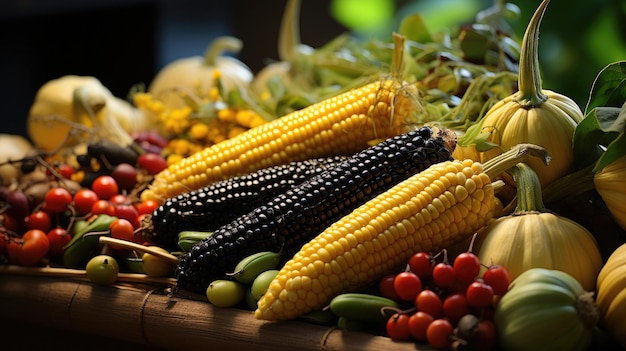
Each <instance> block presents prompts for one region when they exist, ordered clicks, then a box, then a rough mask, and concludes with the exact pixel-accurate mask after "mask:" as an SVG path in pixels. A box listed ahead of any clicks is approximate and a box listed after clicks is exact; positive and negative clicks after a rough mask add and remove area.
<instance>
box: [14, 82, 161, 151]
mask: <svg viewBox="0 0 626 351" xmlns="http://www.w3.org/2000/svg"><path fill="white" fill-rule="evenodd" d="M90 113H91V114H90ZM112 124H114V127H118V128H120V129H121V130H122V131H124V132H128V133H130V132H133V131H140V130H147V129H149V128H152V127H153V123H152V121H151V120H150V119H149V117H148V116H146V115H145V114H144V113H143V112H141V111H140V110H138V109H136V108H134V107H133V106H132V105H131V104H129V103H128V102H126V101H125V100H122V99H120V98H117V97H115V96H114V95H113V94H112V93H111V91H110V90H109V89H107V88H106V87H105V86H104V85H102V83H101V82H100V81H99V80H98V79H97V78H95V77H92V76H76V75H65V76H62V77H59V78H57V79H52V80H50V81H48V82H46V83H45V84H43V85H42V86H41V87H40V88H39V90H38V91H37V93H36V95H35V99H34V101H33V103H32V105H31V107H30V110H29V113H28V119H27V122H26V127H27V132H28V136H29V138H30V140H31V141H32V142H33V144H34V146H36V147H37V148H39V149H41V150H44V151H53V150H57V148H58V147H59V146H61V145H62V144H63V146H68V147H69V146H72V145H75V144H77V143H79V142H81V141H84V139H83V140H81V135H85V134H84V133H83V134H81V133H75V134H73V135H74V137H73V138H69V139H68V138H67V136H68V133H69V132H70V131H72V130H75V131H78V128H87V129H90V132H92V131H94V130H91V129H93V128H95V127H96V126H97V127H98V128H101V129H102V130H100V132H102V133H101V135H105V136H107V137H112V136H114V135H115V134H117V135H119V134H120V131H119V130H116V129H115V128H113V127H110V126H111V125H112ZM103 125H106V126H104V127H103ZM95 132H98V131H95Z"/></svg>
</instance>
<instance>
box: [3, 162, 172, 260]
mask: <svg viewBox="0 0 626 351" xmlns="http://www.w3.org/2000/svg"><path fill="white" fill-rule="evenodd" d="M166 166H167V164H166V162H165V160H164V159H163V158H162V157H161V156H160V155H158V154H154V153H145V154H143V155H142V156H141V157H140V160H139V159H138V165H136V166H134V165H130V164H128V163H120V164H117V165H115V166H114V168H113V169H112V170H111V171H110V172H108V173H107V174H102V175H99V176H97V177H96V178H95V179H94V180H93V181H92V182H91V183H90V185H89V186H88V187H81V188H80V189H78V190H77V189H71V188H69V189H68V188H67V187H64V186H63V184H64V182H63V181H59V182H56V183H55V184H57V185H55V186H53V187H51V188H50V189H49V190H48V191H47V192H46V193H45V197H44V198H43V200H42V201H41V202H40V203H35V204H33V203H32V199H29V198H28V197H27V196H26V195H25V194H24V193H22V192H20V191H19V190H11V191H7V193H6V194H3V198H4V199H3V200H4V201H3V202H4V203H5V204H6V205H5V206H4V211H2V212H1V213H0V215H1V217H2V221H1V223H0V257H2V256H4V257H6V258H7V259H8V262H9V263H10V264H16V265H22V266H34V265H37V264H40V263H41V262H42V260H44V259H47V260H49V261H51V262H53V263H54V261H55V260H58V259H59V258H60V256H61V255H62V254H63V248H64V246H65V245H66V244H68V243H69V242H70V240H71V239H72V236H71V228H72V226H73V225H74V224H75V223H76V222H77V221H78V220H80V219H86V218H88V217H90V216H94V215H98V214H108V215H111V216H114V217H117V220H116V221H115V222H113V223H112V224H111V225H110V227H109V230H110V236H112V237H114V238H118V239H123V240H130V241H134V242H139V241H140V240H141V239H140V238H139V237H137V236H136V235H135V233H136V230H137V229H138V228H139V226H140V223H141V220H142V217H143V216H146V215H148V214H151V213H152V212H153V211H154V209H155V208H156V207H157V206H158V204H157V203H156V202H155V201H152V200H147V201H139V200H138V198H137V196H133V195H131V189H133V188H135V187H136V186H137V184H138V179H139V178H138V177H139V174H140V173H141V172H144V173H147V174H156V173H157V172H159V171H160V170H162V169H163V168H165V167H166ZM56 170H57V172H56V173H57V174H58V176H60V177H62V178H65V179H71V176H72V173H73V170H72V169H71V167H68V166H67V165H60V166H57V167H56ZM61 180H62V179H61Z"/></svg>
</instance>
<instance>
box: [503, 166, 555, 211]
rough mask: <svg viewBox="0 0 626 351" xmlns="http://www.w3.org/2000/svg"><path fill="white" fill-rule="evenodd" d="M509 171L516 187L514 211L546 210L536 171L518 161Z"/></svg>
mask: <svg viewBox="0 0 626 351" xmlns="http://www.w3.org/2000/svg"><path fill="white" fill-rule="evenodd" d="M510 172H511V173H512V175H513V179H514V180H515V187H516V188H517V206H516V207H515V211H514V213H515V214H517V215H520V214H527V213H537V212H546V211H547V209H546V207H545V206H544V204H543V198H542V193H541V183H540V182H539V177H538V176H537V173H535V171H534V170H533V169H532V168H531V167H530V166H529V165H527V164H526V163H518V164H517V165H516V166H515V167H514V168H511V170H510Z"/></svg>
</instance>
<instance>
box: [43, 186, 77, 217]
mask: <svg viewBox="0 0 626 351" xmlns="http://www.w3.org/2000/svg"><path fill="white" fill-rule="evenodd" d="M71 203H72V194H71V193H70V192H69V190H67V189H65V188H52V189H50V190H48V192H47V193H46V197H45V198H44V209H45V210H46V211H47V212H48V213H61V212H64V211H65V210H67V209H68V206H69V205H70V204H71Z"/></svg>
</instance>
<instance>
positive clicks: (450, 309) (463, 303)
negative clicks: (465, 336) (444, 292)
mask: <svg viewBox="0 0 626 351" xmlns="http://www.w3.org/2000/svg"><path fill="white" fill-rule="evenodd" d="M442 312H443V315H444V316H445V317H447V318H448V319H450V321H451V322H452V323H456V322H458V321H459V319H461V317H463V316H464V315H466V314H468V313H469V307H468V306H467V299H466V298H465V295H463V294H458V293H456V294H450V295H448V296H447V297H446V298H445V299H444V300H443V304H442Z"/></svg>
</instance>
